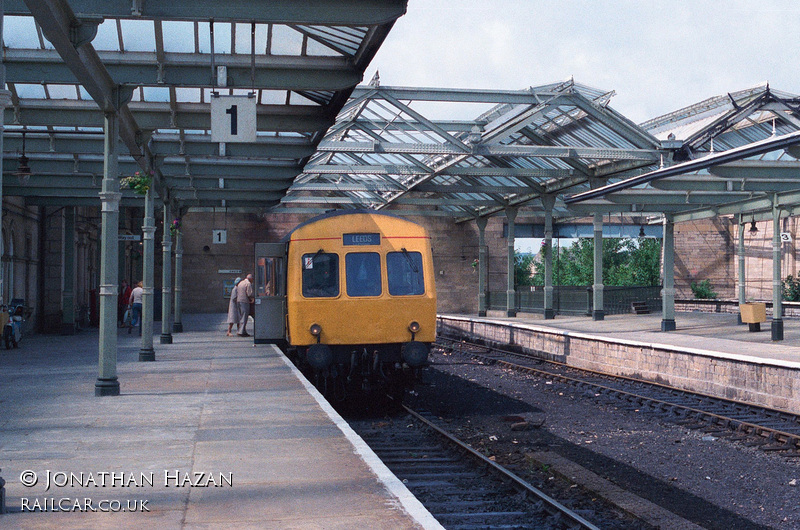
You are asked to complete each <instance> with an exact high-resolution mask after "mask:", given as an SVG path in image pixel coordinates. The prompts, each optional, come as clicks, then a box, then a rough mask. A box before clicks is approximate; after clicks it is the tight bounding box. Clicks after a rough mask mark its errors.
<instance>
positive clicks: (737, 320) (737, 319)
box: [736, 313, 744, 326]
mask: <svg viewBox="0 0 800 530" xmlns="http://www.w3.org/2000/svg"><path fill="white" fill-rule="evenodd" d="M742 324H744V322H742V314H741V313H739V314H738V315H736V325H737V326H741V325H742Z"/></svg>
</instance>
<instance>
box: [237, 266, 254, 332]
mask: <svg viewBox="0 0 800 530" xmlns="http://www.w3.org/2000/svg"><path fill="white" fill-rule="evenodd" d="M255 301H256V299H255V292H254V291H253V275H252V274H248V275H247V277H246V278H245V279H244V280H242V281H241V282H239V285H237V286H236V306H237V308H238V310H239V332H238V333H237V335H239V336H240V337H249V336H250V334H249V333H247V319H248V318H249V317H250V304H252V303H253V302H255Z"/></svg>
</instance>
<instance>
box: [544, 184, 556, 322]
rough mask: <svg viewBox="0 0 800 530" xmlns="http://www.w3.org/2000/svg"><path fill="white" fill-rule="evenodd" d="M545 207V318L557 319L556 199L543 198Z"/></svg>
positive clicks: (547, 196)
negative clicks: (554, 211)
mask: <svg viewBox="0 0 800 530" xmlns="http://www.w3.org/2000/svg"><path fill="white" fill-rule="evenodd" d="M542 204H543V205H544V245H543V246H542V251H543V252H544V318H545V320H552V319H554V318H556V312H555V311H554V310H553V206H555V198H554V197H551V196H549V195H543V196H542Z"/></svg>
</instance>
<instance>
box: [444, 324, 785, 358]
mask: <svg viewBox="0 0 800 530" xmlns="http://www.w3.org/2000/svg"><path fill="white" fill-rule="evenodd" d="M437 318H444V319H450V320H457V321H461V322H480V323H483V324H493V325H498V326H508V327H513V328H517V329H525V330H528V331H536V332H540V333H549V334H552V335H562V336H564V337H574V338H577V339H588V340H593V341H598V342H605V343H609V344H623V345H625V346H635V347H637V348H650V349H658V350H665V351H671V352H676V353H689V354H693V355H701V356H703V357H711V358H715V359H728V360H732V361H742V362H749V363H752V364H761V365H766V366H775V367H778V368H788V369H792V370H797V369H800V362H797V361H779V360H777V359H768V358H763V357H753V356H752V355H744V354H741V353H728V352H721V351H713V350H702V349H699V348H690V347H681V346H675V345H674V344H660V343H656V342H652V343H651V342H641V341H635V340H631V339H618V338H615V337H606V336H603V335H591V334H589V333H583V332H580V331H564V330H562V329H558V328H548V327H544V326H537V325H535V324H526V323H521V322H507V321H504V320H493V319H489V318H479V317H477V318H470V317H462V316H444V315H437Z"/></svg>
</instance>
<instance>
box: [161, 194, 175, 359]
mask: <svg viewBox="0 0 800 530" xmlns="http://www.w3.org/2000/svg"><path fill="white" fill-rule="evenodd" d="M170 217H171V215H170V210H169V203H166V202H165V203H164V236H163V244H162V248H163V249H164V260H163V265H162V267H161V269H162V281H161V344H172V333H171V332H170V330H171V326H170V322H169V320H170V316H171V313H172V236H171V235H170V231H169V227H170V225H171V224H172V219H170Z"/></svg>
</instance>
